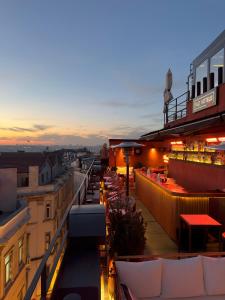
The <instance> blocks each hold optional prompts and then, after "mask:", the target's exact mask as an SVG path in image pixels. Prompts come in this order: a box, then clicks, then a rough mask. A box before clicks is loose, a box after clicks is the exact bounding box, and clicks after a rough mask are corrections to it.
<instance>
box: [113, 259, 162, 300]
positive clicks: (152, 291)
mask: <svg viewBox="0 0 225 300" xmlns="http://www.w3.org/2000/svg"><path fill="white" fill-rule="evenodd" d="M116 268H117V271H118V274H119V278H120V281H121V283H123V284H125V285H126V286H127V287H128V289H130V290H131V292H132V294H134V296H135V297H137V298H151V297H158V296H159V295H160V293H161V272H162V263H161V260H160V259H159V260H152V261H143V262H125V261H116Z"/></svg>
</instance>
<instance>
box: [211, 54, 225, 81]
mask: <svg viewBox="0 0 225 300" xmlns="http://www.w3.org/2000/svg"><path fill="white" fill-rule="evenodd" d="M223 68H224V49H221V50H220V51H219V52H217V53H216V54H215V55H214V56H213V57H211V59H210V73H213V74H214V86H217V85H218V79H219V73H221V74H222V82H223ZM220 76H221V75H220Z"/></svg>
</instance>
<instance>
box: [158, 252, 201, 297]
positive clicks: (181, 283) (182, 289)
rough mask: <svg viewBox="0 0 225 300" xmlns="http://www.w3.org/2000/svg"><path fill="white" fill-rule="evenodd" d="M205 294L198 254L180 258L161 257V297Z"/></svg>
mask: <svg viewBox="0 0 225 300" xmlns="http://www.w3.org/2000/svg"><path fill="white" fill-rule="evenodd" d="M202 295H205V290H204V280H203V266H202V259H201V257H200V256H198V257H193V258H186V259H180V260H173V259H162V298H182V297H196V296H202Z"/></svg>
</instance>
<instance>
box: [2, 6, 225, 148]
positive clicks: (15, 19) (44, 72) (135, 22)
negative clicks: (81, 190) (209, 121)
mask: <svg viewBox="0 0 225 300" xmlns="http://www.w3.org/2000/svg"><path fill="white" fill-rule="evenodd" d="M215 3H216V4H215ZM218 8H219V10H218ZM224 10H225V3H224V1H220V0H217V1H212V0H211V1H209V0H207V1H203V0H198V1H189V2H188V5H187V3H186V2H184V1H178V0H174V1H165V0H164V1H163V0H161V1H157V3H156V2H154V1H97V0H96V1H66V2H65V1H64V2H61V1H48V2H47V3H46V1H38V2H34V1H21V2H20V3H13V1H7V2H1V10H0V24H1V26H0V37H1V44H2V46H1V49H0V66H1V67H0V99H1V110H0V144H64V145H65V144H82V145H96V144H101V143H103V142H105V141H107V139H108V138H109V137H111V138H120V137H124V138H125V137H127V138H138V137H139V136H140V135H141V134H143V133H146V132H148V131H151V130H155V129H160V128H162V126H163V113H162V111H163V90H164V86H165V74H166V72H167V70H168V68H171V70H172V72H173V75H174V83H173V88H172V92H173V95H174V96H175V97H176V96H178V95H179V94H181V93H183V92H184V91H186V80H187V76H188V72H189V65H190V63H191V62H192V60H193V59H194V58H195V57H196V56H197V55H198V54H200V52H201V51H202V49H204V48H205V47H206V46H207V45H208V44H210V43H211V42H212V41H213V40H214V39H215V37H216V36H217V35H218V34H219V33H220V32H221V31H222V30H224ZM200 20H201V22H200ZM209 20H210V22H209Z"/></svg>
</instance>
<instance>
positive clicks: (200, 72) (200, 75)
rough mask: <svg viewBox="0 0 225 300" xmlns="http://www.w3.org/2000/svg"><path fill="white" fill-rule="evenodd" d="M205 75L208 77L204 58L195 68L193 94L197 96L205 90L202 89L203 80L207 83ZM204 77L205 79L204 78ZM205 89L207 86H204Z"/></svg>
mask: <svg viewBox="0 0 225 300" xmlns="http://www.w3.org/2000/svg"><path fill="white" fill-rule="evenodd" d="M207 77H208V60H207V59H206V60H205V61H204V62H203V63H201V64H200V65H199V66H198V67H197V68H196V79H195V81H196V87H195V89H196V93H195V95H196V96H198V95H200V94H202V93H203V92H205V90H204V81H205V82H206V85H207ZM204 78H206V79H204ZM206 90H207V87H206Z"/></svg>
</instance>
